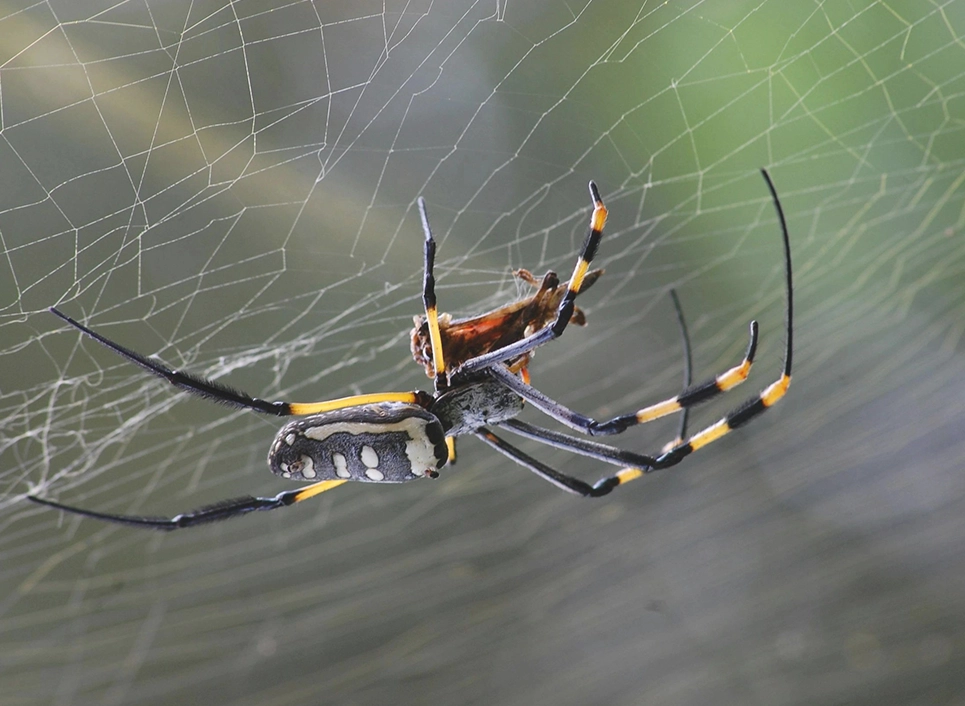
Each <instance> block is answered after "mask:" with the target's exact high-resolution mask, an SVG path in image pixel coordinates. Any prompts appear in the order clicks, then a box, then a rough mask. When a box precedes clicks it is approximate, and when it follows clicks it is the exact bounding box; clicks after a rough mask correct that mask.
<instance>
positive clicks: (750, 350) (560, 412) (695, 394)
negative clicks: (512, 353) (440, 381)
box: [486, 321, 758, 436]
mask: <svg viewBox="0 0 965 706" xmlns="http://www.w3.org/2000/svg"><path fill="white" fill-rule="evenodd" d="M757 337H758V326H757V322H756V321H752V322H751V326H750V341H749V343H748V346H747V352H746V353H745V355H744V360H743V361H742V362H741V363H740V364H739V365H737V366H735V367H733V368H731V369H730V370H728V371H727V372H726V373H723V374H722V375H718V376H717V377H715V378H712V379H710V380H708V381H706V382H703V383H700V384H699V385H694V386H693V387H691V388H690V389H688V390H684V391H683V392H682V393H680V394H679V395H677V396H676V397H671V398H670V399H669V400H665V401H663V402H659V403H657V404H655V405H651V406H649V407H645V408H643V409H641V410H639V411H638V412H635V413H633V414H624V415H621V416H619V417H614V418H613V419H610V420H607V421H604V422H600V421H597V420H595V419H593V418H592V417H588V416H586V415H585V414H580V413H579V412H575V411H573V410H571V409H569V408H568V407H565V406H564V405H562V404H560V403H559V402H557V401H555V400H553V399H551V398H550V397H548V396H546V395H545V394H543V393H542V392H540V391H539V390H537V389H536V388H534V387H531V386H529V385H527V384H526V383H524V382H523V381H522V380H520V379H519V378H518V377H516V376H515V375H513V374H512V373H510V372H509V371H508V370H506V369H505V368H502V367H501V366H494V367H492V368H488V369H487V370H486V374H487V375H488V376H490V377H492V378H495V379H497V380H499V381H500V382H501V383H503V384H504V385H505V386H506V387H508V388H509V389H511V390H512V391H513V392H515V393H516V394H517V395H519V396H520V397H522V398H523V399H524V400H526V401H527V402H530V403H531V404H532V405H533V406H534V407H536V408H537V409H539V410H540V411H541V412H543V413H544V414H546V415H548V416H550V417H552V418H553V419H555V420H557V421H559V422H561V423H563V424H565V425H567V426H568V427H570V428H572V429H576V430H577V431H581V432H583V433H584V434H590V435H591V436H609V435H612V434H620V433H621V432H624V431H626V430H627V429H629V428H630V427H632V426H636V425H638V424H646V423H647V422H650V421H653V420H654V419H659V418H660V417H664V416H666V415H668V414H673V413H674V412H679V411H681V410H684V409H687V408H689V407H693V406H694V405H697V404H700V403H701V402H705V401H707V400H709V399H711V398H713V397H716V396H717V395H719V394H722V393H724V392H726V391H728V390H730V389H732V388H734V387H736V386H737V385H739V384H740V383H742V382H744V380H746V379H747V375H748V373H749V372H750V369H751V365H752V364H753V362H754V355H755V353H756V352H757ZM684 424H686V420H685V421H684ZM684 430H685V427H684Z"/></svg>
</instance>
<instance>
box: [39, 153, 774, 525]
mask: <svg viewBox="0 0 965 706" xmlns="http://www.w3.org/2000/svg"><path fill="white" fill-rule="evenodd" d="M761 173H762V174H763V176H764V179H765V181H766V182H767V186H768V188H769V190H770V193H771V198H772V199H773V202H774V206H775V209H776V211H777V215H778V221H779V224H780V227H781V234H782V238H783V245H784V269H785V290H786V319H785V325H786V342H785V351H784V364H783V367H782V370H781V374H780V376H779V377H778V379H777V380H776V381H775V382H773V383H772V384H771V385H769V386H768V387H767V388H765V389H764V391H763V392H761V393H760V394H758V395H755V396H753V397H752V398H750V399H749V400H748V401H747V402H745V403H744V404H742V405H741V406H739V407H737V408H736V409H735V410H734V411H732V412H730V413H729V414H727V415H726V416H724V418H723V419H721V420H720V421H718V422H716V423H715V424H712V425H711V426H709V427H707V428H706V429H703V430H702V431H699V432H697V433H696V434H695V435H693V436H691V437H690V438H689V439H688V440H686V441H684V440H682V439H678V440H676V441H675V442H674V443H672V444H670V445H668V447H665V450H664V451H662V452H661V453H659V454H657V455H654V456H648V455H644V454H639V453H635V452H632V451H626V450H623V449H619V448H616V447H613V446H609V445H606V444H602V443H599V442H596V441H591V440H589V439H585V438H582V437H578V436H573V435H570V434H566V433H563V432H560V431H555V430H551V429H545V428H542V427H538V426H534V425H532V424H529V423H527V422H523V421H522V420H519V419H517V418H516V417H517V416H518V415H519V414H520V412H521V411H522V408H523V403H524V401H525V402H528V403H529V404H530V405H532V406H533V407H534V408H536V409H538V410H540V411H541V412H543V413H544V414H546V415H547V416H549V417H552V418H553V419H556V420H558V421H559V422H561V423H562V424H564V425H566V426H569V427H571V428H573V429H575V430H576V431H579V432H581V433H582V434H584V435H586V436H605V435H611V434H619V433H621V432H623V431H625V430H627V429H628V428H630V427H632V426H636V425H639V424H644V423H646V422H649V421H652V420H654V419H657V418H659V417H663V416H666V415H668V414H672V413H675V412H684V413H686V410H688V409H689V408H691V407H693V406H694V405H696V404H699V403H701V402H704V401H706V400H709V399H711V398H713V397H716V396H718V395H720V394H722V393H724V392H727V391H729V390H731V389H732V388H734V387H735V386H737V385H739V384H740V383H742V382H743V381H744V380H745V379H746V378H747V376H748V374H749V372H750V368H751V364H752V363H753V359H754V355H755V352H756V350H757V339H758V326H757V322H756V321H753V322H751V325H750V343H749V345H748V349H747V353H746V354H745V356H744V359H743V361H742V362H741V363H740V364H738V365H737V366H735V367H733V368H731V369H730V370H728V371H727V372H725V373H722V374H720V375H718V376H716V377H714V378H711V379H710V380H707V381H706V382H703V383H699V384H697V385H693V386H685V389H684V391H683V392H681V393H680V394H679V395H676V396H675V397H672V398H670V399H668V400H664V401H663V402H659V403H657V404H654V405H651V406H649V407H644V408H643V409H640V410H638V411H637V412H633V413H630V414H624V415H620V416H617V417H614V418H613V419H609V420H605V421H597V420H595V419H593V418H591V417H587V416H585V415H583V414H580V413H578V412H574V411H572V410H570V409H569V408H567V407H565V406H563V405H562V404H560V403H558V402H555V401H554V400H552V399H550V398H549V397H547V396H546V395H545V394H543V393H542V392H540V391H539V390H537V389H536V388H534V387H532V386H530V385H529V384H527V383H526V382H525V380H523V379H521V378H520V377H519V375H518V372H519V371H518V370H517V371H514V370H513V368H512V366H511V365H507V363H509V362H512V361H523V364H524V365H525V362H526V361H528V360H529V355H530V354H531V353H532V352H533V351H534V350H536V349H537V348H538V347H540V346H542V345H544V344H546V343H549V342H550V341H553V340H555V339H556V338H558V337H559V336H560V335H562V333H563V332H564V330H565V329H566V326H567V324H569V323H570V321H571V320H572V319H573V315H574V311H575V303H574V302H575V299H576V297H577V295H578V294H579V293H580V292H581V290H582V289H583V288H584V285H585V282H586V279H587V276H588V272H589V266H590V263H591V262H592V260H593V258H594V256H595V255H596V252H597V249H598V247H599V244H600V240H601V238H602V234H603V226H604V223H605V222H606V216H607V210H606V207H605V206H604V204H603V199H602V198H601V196H600V192H599V190H598V189H597V187H596V184H594V183H593V182H590V195H591V197H592V200H593V212H592V215H591V217H590V227H589V231H588V233H587V236H586V239H585V240H584V242H583V246H582V249H581V251H580V254H579V257H578V259H577V263H576V266H575V267H574V269H573V274H572V275H571V276H570V279H569V281H568V282H567V285H566V290H565V292H564V293H563V295H562V297H561V298H560V300H559V305H558V307H557V309H556V313H555V315H554V316H552V317H551V319H550V320H548V321H546V323H545V325H543V326H541V327H540V328H538V330H535V331H533V332H532V333H528V334H527V333H526V332H525V330H524V331H523V332H522V337H518V338H515V340H512V341H510V342H507V343H506V344H505V345H501V346H499V347H494V348H493V349H492V350H488V351H486V352H482V353H479V352H477V349H474V350H472V351H470V353H471V354H472V356H471V357H469V358H468V359H467V360H465V361H464V362H462V363H461V364H460V365H457V366H450V365H448V364H447V361H446V358H445V353H444V347H443V341H442V336H441V335H440V323H439V314H438V312H437V309H436V296H435V277H434V275H433V266H434V262H435V249H436V247H435V240H434V239H433V237H432V232H431V230H430V228H429V220H428V216H427V214H426V207H425V202H424V201H423V200H422V199H419V212H420V215H421V218H422V225H423V231H424V234H425V252H424V255H425V260H424V279H423V294H422V298H423V305H424V309H425V319H426V322H427V326H428V332H429V344H430V347H431V364H432V368H433V371H432V372H433V378H434V381H435V386H434V387H435V389H434V392H433V393H428V392H423V391H413V392H377V393H372V394H367V395H355V396H352V397H345V398H341V399H334V400H329V401H323V402H310V403H295V402H268V401H265V400H262V399H259V398H257V397H252V396H250V395H248V394H246V393H243V392H239V391H237V390H234V389H232V388H230V387H228V386H226V385H224V384H222V383H220V382H217V381H214V380H208V379H205V378H202V377H200V376H197V375H192V374H190V373H185V372H182V371H178V370H173V369H171V368H169V367H167V366H165V365H163V364H162V363H159V362H157V361H154V360H151V359H150V358H147V357H146V356H143V355H141V354H140V353H135V352H134V351H132V350H130V349H128V348H125V347H124V346H121V345H119V344H117V343H114V342H113V341H111V340H109V339H107V338H105V337H104V336H102V335H100V334H98V333H96V332H94V331H93V330H91V329H90V328H88V327H86V326H84V325H83V324H80V323H78V322H77V321H75V320H73V319H72V318H70V317H69V316H67V315H65V314H63V313H61V312H59V311H57V310H56V309H51V311H52V312H53V313H54V314H56V315H57V316H59V317H60V318H61V319H63V320H64V321H66V322H67V323H68V324H70V325H71V326H73V327H74V328H76V329H78V330H80V331H81V332H82V333H84V334H85V335H87V336H89V337H90V338H93V339H94V340H96V341H98V342H99V343H101V344H103V345H105V346H107V347H108V348H110V349H111V350H113V351H114V352H115V353H118V354H119V355H121V356H123V357H125V358H127V359H128V360H129V361H131V362H133V363H135V364H137V365H139V366H141V367H142V368H144V369H146V370H147V371H148V372H150V373H151V374H153V375H157V376H158V377H160V378H163V379H165V380H167V381H168V382H169V383H171V384H172V385H174V386H176V387H178V388H180V389H182V390H185V391H187V392H189V393H191V394H194V395H197V396H199V397H203V398H206V399H209V400H212V401H215V402H219V403H222V404H225V405H228V406H233V407H240V408H245V409H251V410H254V411H256V412H261V413H263V414H270V415H275V416H279V417H285V416H298V417H301V419H297V420H294V421H291V422H288V423H287V424H285V425H284V426H283V427H282V428H281V429H280V430H279V432H278V434H277V435H276V437H275V440H274V441H273V442H272V444H271V447H270V450H269V452H268V464H269V466H270V468H271V470H272V472H273V473H275V474H276V475H279V476H282V477H283V478H286V479H290V480H295V481H304V482H309V483H310V485H307V486H305V487H302V488H301V489H297V490H288V491H284V492H281V493H279V494H278V495H275V496H274V497H252V496H244V497H240V498H235V499H232V500H226V501H223V502H219V503H215V504H213V505H207V506H204V507H201V508H198V509H196V510H192V511H190V512H187V513H183V514H180V515H176V516H174V517H172V518H163V517H139V516H131V515H118V514H109V513H104V512H96V511H93V510H84V509H80V508H77V507H73V506H70V505H65V504H62V503H60V502H56V501H53V500H48V499H46V498H40V497H37V496H35V495H29V496H28V498H29V499H30V500H32V501H33V502H36V503H40V504H42V505H48V506H50V507H54V508H58V509H60V510H64V511H66V512H71V513H76V514H79V515H83V516H86V517H92V518H96V519H100V520H106V521H109V522H115V523H120V524H125V525H132V526H137V527H147V528H152V529H158V530H174V529H178V528H181V527H191V526H194V525H198V524H202V523H207V522H214V521H218V520H224V519H227V518H230V517H235V516H238V515H243V514H246V513H249V512H253V511H256V510H274V509H276V508H281V507H287V506H289V505H293V504H295V503H298V502H301V501H303V500H307V499H309V498H311V497H314V496H316V495H318V494H320V493H323V492H325V491H327V490H330V489H331V488H334V487H336V486H339V485H341V484H342V483H345V482H346V481H349V480H355V481H363V482H372V483H401V482H406V481H410V480H415V479H418V478H435V477H437V476H438V475H439V470H440V469H442V468H443V467H444V466H445V465H446V463H447V462H448V460H449V457H448V449H447V446H446V442H445V439H446V437H447V436H452V437H456V436H461V435H468V434H472V435H474V436H476V437H477V438H479V439H481V440H482V441H484V442H485V443H487V444H489V445H490V446H491V447H493V448H494V449H496V450H497V451H499V452H500V453H501V454H503V455H505V456H507V457H508V458H510V459H512V460H513V461H515V462H516V463H518V464H519V465H521V466H523V467H525V468H527V469H529V470H530V471H532V472H533V473H535V474H536V475H537V476H539V477H540V478H542V479H544V480H546V481H549V482H550V483H552V484H554V485H556V486H557V487H559V488H561V489H563V490H566V491H568V492H571V493H573V494H576V495H581V496H584V497H599V496H602V495H606V494H608V493H610V492H611V491H612V490H613V489H614V488H616V487H617V486H620V485H623V484H625V483H627V482H629V481H632V480H635V479H637V478H640V477H641V476H643V475H644V474H645V473H649V472H651V471H656V470H660V469H663V468H669V467H671V466H675V465H676V464H678V463H680V462H681V461H682V460H683V459H684V458H685V457H687V456H688V455H689V454H691V453H693V452H694V451H696V450H698V449H701V448H703V447H705V446H708V445H709V444H711V443H713V442H714V441H716V440H718V439H720V438H721V437H723V436H724V435H725V434H727V433H728V432H730V431H731V430H733V429H736V428H737V427H740V426H742V425H744V424H746V423H747V422H749V421H751V420H752V419H754V418H755V417H757V416H759V415H761V414H762V413H763V412H764V411H766V410H767V409H769V408H771V407H772V406H773V405H774V404H775V403H777V402H778V401H779V400H780V399H781V398H782V397H783V396H784V395H785V394H786V392H787V390H788V387H789V386H790V382H791V354H792V350H793V346H792V332H793V300H792V296H793V288H792V282H791V247H790V238H789V236H788V232H787V224H786V222H785V219H784V212H783V209H782V207H781V203H780V200H779V199H778V196H777V191H776V190H775V188H774V185H773V183H772V182H771V179H770V176H769V175H768V174H767V172H766V171H765V170H761ZM677 310H678V316H680V311H679V305H678V306H677ZM518 333H519V332H517V335H518ZM685 345H686V333H685ZM687 377H688V378H689V373H688V375H687ZM490 426H494V427H499V428H501V429H505V430H506V431H509V432H511V433H515V434H518V435H520V436H523V437H525V438H529V439H534V440H536V441H538V442H541V443H543V444H545V445H547V446H552V447H556V448H559V449H563V450H566V451H570V452H572V453H575V454H579V455H582V456H587V457H590V458H593V459H596V460H599V461H603V462H605V463H609V464H612V465H614V466H617V467H619V468H620V470H618V471H617V472H616V473H613V474H612V475H608V476H605V477H603V478H601V479H600V480H598V481H597V482H595V483H593V484H589V483H586V482H584V481H582V480H580V479H578V478H574V477H572V476H569V475H566V474H564V473H561V472H559V471H557V470H555V469H553V468H551V467H549V466H547V465H546V464H544V463H542V462H540V461H538V460H536V459H534V458H533V457H531V456H529V455H527V454H526V453H524V452H523V451H521V450H520V449H518V448H516V447H515V446H513V445H511V444H510V443H508V442H506V441H504V440H503V439H502V438H500V437H499V436H497V435H496V434H494V433H493V432H492V431H491V430H490V429H489V427H490Z"/></svg>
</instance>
